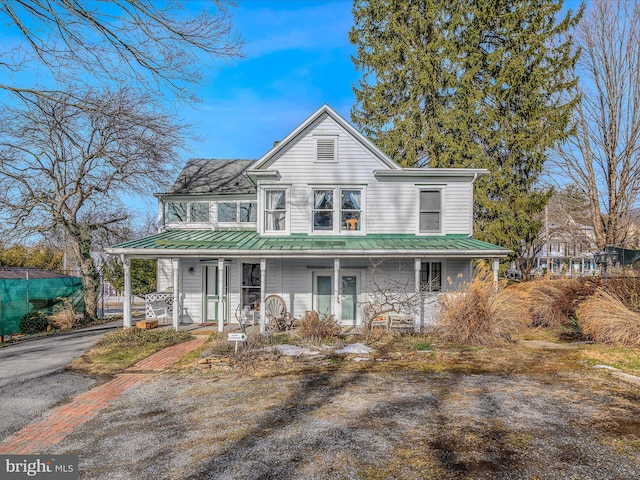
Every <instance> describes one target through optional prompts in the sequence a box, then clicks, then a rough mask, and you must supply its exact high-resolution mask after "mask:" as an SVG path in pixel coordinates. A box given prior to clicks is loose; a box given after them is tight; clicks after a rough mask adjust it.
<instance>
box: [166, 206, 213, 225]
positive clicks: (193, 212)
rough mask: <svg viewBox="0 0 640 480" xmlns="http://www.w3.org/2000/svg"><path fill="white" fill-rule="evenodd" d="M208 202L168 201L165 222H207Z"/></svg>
mask: <svg viewBox="0 0 640 480" xmlns="http://www.w3.org/2000/svg"><path fill="white" fill-rule="evenodd" d="M208 222H209V202H168V203H167V223H208Z"/></svg>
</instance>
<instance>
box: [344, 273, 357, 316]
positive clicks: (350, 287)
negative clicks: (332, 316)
mask: <svg viewBox="0 0 640 480" xmlns="http://www.w3.org/2000/svg"><path fill="white" fill-rule="evenodd" d="M340 282H341V284H342V285H341V288H340V310H341V312H340V313H341V315H340V319H341V320H342V321H343V322H349V323H353V324H354V325H355V321H356V305H357V302H358V279H357V277H356V276H355V275H340Z"/></svg>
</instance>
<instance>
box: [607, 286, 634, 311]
mask: <svg viewBox="0 0 640 480" xmlns="http://www.w3.org/2000/svg"><path fill="white" fill-rule="evenodd" d="M607 290H608V291H609V293H611V294H613V295H615V296H616V297H618V298H619V299H620V301H622V303H624V304H625V306H626V307H627V308H628V309H630V310H633V311H634V312H639V313H640V278H634V277H613V278H611V279H610V280H609V286H608V287H607Z"/></svg>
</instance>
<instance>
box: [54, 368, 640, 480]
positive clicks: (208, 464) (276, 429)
mask: <svg viewBox="0 0 640 480" xmlns="http://www.w3.org/2000/svg"><path fill="white" fill-rule="evenodd" d="M639 400H640V390H638V389H637V388H636V387H633V386H629V385H626V384H623V383H621V382H619V381H617V380H615V379H614V378H613V377H611V376H609V375H608V374H607V373H605V372H601V371H594V370H588V369H586V368H584V369H576V370H574V371H563V372H559V373H556V374H552V375H549V374H545V375H541V374H535V373H532V374H522V373H518V374H513V373H512V374H509V375H496V374H489V373H485V374H470V373H429V372H420V371H417V370H411V369H405V370H402V371H395V372H374V371H371V370H368V369H367V367H366V366H365V365H363V366H362V368H359V369H355V370H353V371H350V372H339V371H337V372H334V373H299V374H287V375H277V374H273V375H271V376H267V377H262V378H260V377H257V376H252V377H247V376H233V375H231V376H223V377H215V376H211V375H203V374H198V373H195V374H194V373H178V374H172V375H169V374H164V375H160V376H154V377H150V378H149V379H148V380H147V381H145V382H142V383H140V384H138V385H137V386H135V387H133V388H132V389H131V390H129V391H128V392H126V393H125V394H124V395H123V396H121V397H120V398H119V400H118V401H117V402H116V403H115V404H114V405H113V406H112V407H111V408H109V409H108V410H105V411H103V412H102V413H100V414H99V415H98V416H97V417H95V418H94V419H93V420H91V421H90V422H89V423H87V424H85V425H83V426H80V427H78V429H76V430H75V431H74V433H73V434H71V435H70V436H69V437H67V438H66V439H65V440H64V441H63V442H62V443H60V444H58V445H57V446H56V447H55V450H53V449H52V451H51V453H56V454H63V453H66V454H77V455H79V456H80V473H81V478H87V479H89V478H91V479H105V480H106V479H109V480H113V479H127V480H130V479H133V478H135V479H209V478H210V479H270V478H273V479H348V478H352V479H388V478H399V479H400V478H403V479H404V478H406V479H411V478H415V479H429V478H434V479H447V478H456V479H457V478H461V479H462V478H465V479H466V478H479V479H480V478H482V479H484V478H486V479H503V478H504V479H507V478H518V479H520V478H522V479H554V480H555V479H559V478H563V479H573V478H575V479H598V480H603V479H630V478H640V402H639Z"/></svg>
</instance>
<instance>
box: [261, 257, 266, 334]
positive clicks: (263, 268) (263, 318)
mask: <svg viewBox="0 0 640 480" xmlns="http://www.w3.org/2000/svg"><path fill="white" fill-rule="evenodd" d="M266 292H267V259H266V258H261V259H260V333H262V334H264V333H265V330H266V329H265V324H266V319H267V317H266V313H265V308H264V307H265V305H264V299H265V298H266V297H267V295H266Z"/></svg>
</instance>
